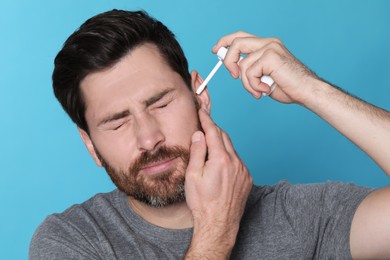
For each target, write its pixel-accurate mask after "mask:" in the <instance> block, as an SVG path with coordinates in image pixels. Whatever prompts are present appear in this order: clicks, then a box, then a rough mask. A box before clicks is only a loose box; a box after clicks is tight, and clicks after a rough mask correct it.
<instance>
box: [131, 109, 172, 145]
mask: <svg viewBox="0 0 390 260" xmlns="http://www.w3.org/2000/svg"><path fill="white" fill-rule="evenodd" d="M136 124H137V125H136V136H137V148H138V149H139V150H140V151H153V150H155V149H157V148H158V147H159V146H160V145H161V144H162V143H164V141H165V136H164V134H163V132H162V131H161V126H160V124H159V122H158V121H157V120H156V119H155V118H154V117H153V116H152V115H150V114H148V113H147V112H146V113H142V115H139V116H138V117H137V119H136Z"/></svg>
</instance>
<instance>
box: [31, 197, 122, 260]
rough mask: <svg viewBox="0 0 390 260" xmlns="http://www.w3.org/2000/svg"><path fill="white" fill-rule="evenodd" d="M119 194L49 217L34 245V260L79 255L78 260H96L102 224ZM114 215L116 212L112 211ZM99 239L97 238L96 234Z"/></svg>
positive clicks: (37, 234) (38, 230)
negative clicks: (96, 242) (96, 239)
mask: <svg viewBox="0 0 390 260" xmlns="http://www.w3.org/2000/svg"><path fill="white" fill-rule="evenodd" d="M117 193H118V192H117V191H116V190H115V191H113V192H110V193H100V194H97V195H95V196H93V197H92V198H90V199H88V200H87V201H85V202H83V203H81V204H75V205H73V206H71V207H70V208H68V209H66V210H65V211H64V212H62V213H55V214H51V215H49V216H47V217H46V218H45V220H44V221H43V222H42V223H41V224H40V225H39V226H38V228H37V229H36V231H35V232H34V235H33V237H32V239H31V243H30V252H29V256H30V257H29V258H30V259H61V254H62V256H63V255H75V258H76V259H84V258H83V257H85V259H94V255H95V248H94V246H93V245H94V244H95V241H93V240H94V239H95V238H96V237H98V236H95V234H96V233H97V232H100V231H99V229H98V228H96V227H97V226H98V225H99V223H98V222H99V220H97V218H99V217H100V218H102V217H103V218H104V217H105V215H107V214H109V212H110V208H111V209H114V208H115V206H114V205H115V200H116V197H117V196H118V194H117ZM111 211H112V210H111ZM96 235H97V234H96Z"/></svg>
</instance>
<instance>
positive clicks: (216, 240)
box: [185, 222, 239, 260]
mask: <svg viewBox="0 0 390 260" xmlns="http://www.w3.org/2000/svg"><path fill="white" fill-rule="evenodd" d="M197 226H198V227H197ZM199 226H200V227H199ZM238 228H239V225H238V223H237V224H236V225H226V224H223V223H211V222H210V223H209V224H205V223H202V224H200V225H194V233H193V236H192V240H191V244H190V246H189V248H188V250H187V253H186V256H185V259H188V260H189V259H191V260H192V259H229V257H230V254H231V251H232V249H233V247H234V244H235V242H236V236H237V231H238Z"/></svg>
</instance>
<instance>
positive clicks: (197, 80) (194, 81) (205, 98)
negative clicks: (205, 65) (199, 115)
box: [191, 70, 211, 114]
mask: <svg viewBox="0 0 390 260" xmlns="http://www.w3.org/2000/svg"><path fill="white" fill-rule="evenodd" d="M202 82H203V79H202V77H201V76H200V74H199V73H198V72H197V71H196V70H193V71H192V72H191V85H192V91H193V92H194V95H195V98H196V99H197V101H198V103H199V106H200V108H202V109H203V110H205V111H207V112H208V113H209V114H210V112H211V101H210V96H209V91H208V90H207V88H205V89H204V90H203V92H202V93H200V94H199V95H198V94H196V90H197V89H198V88H199V86H200V85H201V84H202Z"/></svg>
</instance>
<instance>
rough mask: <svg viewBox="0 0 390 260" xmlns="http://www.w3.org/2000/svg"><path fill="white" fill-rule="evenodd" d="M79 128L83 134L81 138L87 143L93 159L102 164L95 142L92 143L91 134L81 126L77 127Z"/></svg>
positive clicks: (99, 164) (86, 145)
mask: <svg viewBox="0 0 390 260" xmlns="http://www.w3.org/2000/svg"><path fill="white" fill-rule="evenodd" d="M77 129H78V130H79V133H80V136H81V139H82V140H83V142H84V144H85V147H87V150H88V152H89V154H90V155H91V156H92V158H93V160H94V161H95V163H96V164H97V165H98V166H100V167H101V166H102V162H101V161H100V159H99V157H98V156H97V154H96V150H95V146H94V144H93V143H92V140H91V138H90V137H89V135H88V134H87V132H85V131H84V130H83V129H81V128H79V127H78V128H77Z"/></svg>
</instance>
